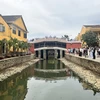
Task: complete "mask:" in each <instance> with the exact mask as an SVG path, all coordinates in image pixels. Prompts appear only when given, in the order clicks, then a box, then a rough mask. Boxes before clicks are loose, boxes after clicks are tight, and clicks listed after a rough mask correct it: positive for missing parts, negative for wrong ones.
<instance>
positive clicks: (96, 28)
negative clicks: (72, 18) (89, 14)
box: [76, 25, 100, 46]
mask: <svg viewBox="0 0 100 100" xmlns="http://www.w3.org/2000/svg"><path fill="white" fill-rule="evenodd" d="M88 31H92V32H95V33H96V34H97V37H98V38H99V46H100V25H83V27H82V29H81V32H80V33H79V34H78V35H77V37H76V40H78V41H81V39H82V35H83V34H85V33H86V32H88Z"/></svg>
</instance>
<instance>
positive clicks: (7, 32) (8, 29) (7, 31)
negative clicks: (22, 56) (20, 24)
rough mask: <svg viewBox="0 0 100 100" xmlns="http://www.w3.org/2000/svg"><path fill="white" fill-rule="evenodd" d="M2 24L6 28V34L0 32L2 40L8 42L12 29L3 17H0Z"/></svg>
mask: <svg viewBox="0 0 100 100" xmlns="http://www.w3.org/2000/svg"><path fill="white" fill-rule="evenodd" d="M0 24H3V25H4V26H5V32H0V40H2V39H4V38H5V39H7V40H8V39H9V37H10V35H11V31H10V27H9V26H8V24H7V23H6V22H5V20H4V19H3V18H2V17H1V16H0Z"/></svg>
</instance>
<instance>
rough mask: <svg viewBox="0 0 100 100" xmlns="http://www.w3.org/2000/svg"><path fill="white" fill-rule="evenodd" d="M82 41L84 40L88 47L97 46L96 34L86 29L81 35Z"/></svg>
mask: <svg viewBox="0 0 100 100" xmlns="http://www.w3.org/2000/svg"><path fill="white" fill-rule="evenodd" d="M82 41H83V42H86V44H87V45H88V46H89V47H90V46H98V37H97V34H96V33H94V32H92V31H88V32H86V33H85V34H83V35H82Z"/></svg>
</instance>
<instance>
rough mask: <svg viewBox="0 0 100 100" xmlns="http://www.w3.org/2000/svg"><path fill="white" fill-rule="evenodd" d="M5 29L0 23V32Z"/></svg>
mask: <svg viewBox="0 0 100 100" xmlns="http://www.w3.org/2000/svg"><path fill="white" fill-rule="evenodd" d="M4 31H5V26H4V25H2V24H0V32H4Z"/></svg>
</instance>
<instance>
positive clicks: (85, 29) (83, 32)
mask: <svg viewBox="0 0 100 100" xmlns="http://www.w3.org/2000/svg"><path fill="white" fill-rule="evenodd" d="M90 30H91V27H84V26H83V27H82V29H81V32H80V34H78V36H77V39H78V40H79V41H81V38H82V35H83V34H85V33H86V32H87V31H90Z"/></svg>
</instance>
